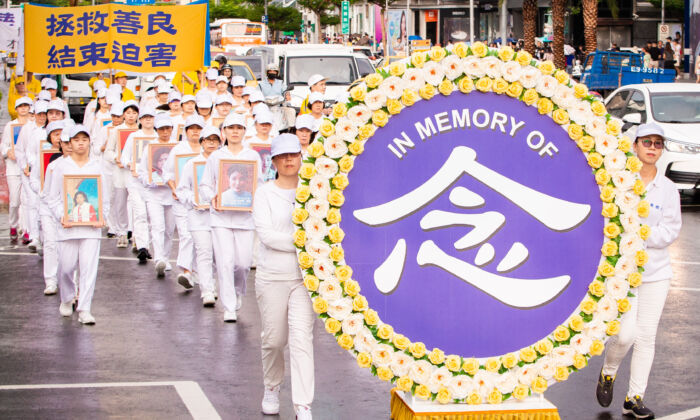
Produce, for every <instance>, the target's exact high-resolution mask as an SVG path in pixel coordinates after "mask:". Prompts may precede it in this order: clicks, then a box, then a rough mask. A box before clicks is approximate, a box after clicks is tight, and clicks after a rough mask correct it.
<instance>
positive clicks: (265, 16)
mask: <svg viewBox="0 0 700 420" xmlns="http://www.w3.org/2000/svg"><path fill="white" fill-rule="evenodd" d="M261 20H262V23H264V24H265V25H267V15H262V18H261Z"/></svg>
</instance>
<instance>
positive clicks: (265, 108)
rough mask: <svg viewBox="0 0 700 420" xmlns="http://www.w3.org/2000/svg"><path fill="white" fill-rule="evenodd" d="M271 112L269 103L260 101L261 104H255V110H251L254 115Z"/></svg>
mask: <svg viewBox="0 0 700 420" xmlns="http://www.w3.org/2000/svg"><path fill="white" fill-rule="evenodd" d="M265 111H267V112H270V108H269V107H268V106H267V104H265V103H263V102H260V103H259V104H257V105H255V106H254V107H253V111H252V112H251V113H252V114H253V116H255V115H258V113H260V112H265Z"/></svg>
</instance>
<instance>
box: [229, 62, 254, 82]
mask: <svg viewBox="0 0 700 420" xmlns="http://www.w3.org/2000/svg"><path fill="white" fill-rule="evenodd" d="M231 67H233V74H234V75H236V76H243V77H245V80H246V82H247V81H249V80H255V77H253V75H252V74H250V70H248V67H246V66H242V65H240V64H233V65H232V66H231Z"/></svg>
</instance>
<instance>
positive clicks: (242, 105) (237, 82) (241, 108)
mask: <svg viewBox="0 0 700 420" xmlns="http://www.w3.org/2000/svg"><path fill="white" fill-rule="evenodd" d="M243 89H245V78H244V77H243V76H233V77H232V78H231V94H232V95H233V108H234V112H237V113H239V114H245V113H246V112H247V109H246V106H247V102H246V100H245V99H244V98H243Z"/></svg>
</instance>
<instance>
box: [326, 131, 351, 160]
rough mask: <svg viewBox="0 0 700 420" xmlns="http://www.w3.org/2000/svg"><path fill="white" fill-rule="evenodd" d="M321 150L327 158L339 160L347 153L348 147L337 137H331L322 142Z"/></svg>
mask: <svg viewBox="0 0 700 420" xmlns="http://www.w3.org/2000/svg"><path fill="white" fill-rule="evenodd" d="M323 150H324V151H325V152H326V156H328V157H329V158H332V159H339V158H341V157H343V156H345V155H346V154H347V153H348V146H347V145H346V144H345V141H343V139H341V138H340V137H339V136H338V135H332V136H330V137H328V138H327V139H326V140H324V142H323Z"/></svg>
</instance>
